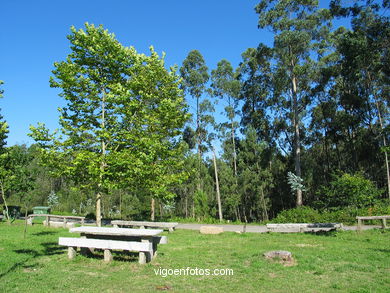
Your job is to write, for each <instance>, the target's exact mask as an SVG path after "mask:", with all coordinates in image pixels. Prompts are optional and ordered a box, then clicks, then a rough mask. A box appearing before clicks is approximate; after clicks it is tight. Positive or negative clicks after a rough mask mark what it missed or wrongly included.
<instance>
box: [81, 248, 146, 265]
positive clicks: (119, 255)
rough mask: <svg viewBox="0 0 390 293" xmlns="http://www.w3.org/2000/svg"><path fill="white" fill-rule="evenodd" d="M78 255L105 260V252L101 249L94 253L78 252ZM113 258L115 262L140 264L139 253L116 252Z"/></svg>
mask: <svg viewBox="0 0 390 293" xmlns="http://www.w3.org/2000/svg"><path fill="white" fill-rule="evenodd" d="M78 254H80V256H81V257H86V258H90V259H98V260H102V261H103V259H104V252H103V250H101V249H95V250H94V252H93V253H92V252H90V251H88V250H87V251H84V252H78ZM112 256H113V259H114V260H115V261H122V262H129V261H130V262H138V257H139V253H138V252H129V251H114V252H113V255H112Z"/></svg>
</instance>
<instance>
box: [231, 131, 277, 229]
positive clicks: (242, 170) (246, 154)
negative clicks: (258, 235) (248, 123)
mask: <svg viewBox="0 0 390 293" xmlns="http://www.w3.org/2000/svg"><path fill="white" fill-rule="evenodd" d="M267 158H268V155H267V145H266V143H262V142H259V141H258V137H257V134H256V130H255V129H254V128H251V127H250V128H248V129H247V131H246V135H245V139H244V140H242V141H241V142H240V151H239V156H238V166H239V180H238V182H239V183H238V184H239V190H240V192H241V203H242V210H243V216H244V219H245V222H247V221H248V219H249V220H250V221H254V220H256V219H261V220H268V210H269V208H270V196H269V194H270V190H271V188H272V187H273V182H272V181H273V180H272V174H271V171H270V169H269V166H268V163H269V162H268V159H267Z"/></svg>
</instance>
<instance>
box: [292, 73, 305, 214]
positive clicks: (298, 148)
mask: <svg viewBox="0 0 390 293" xmlns="http://www.w3.org/2000/svg"><path fill="white" fill-rule="evenodd" d="M291 83H292V98H293V112H294V113H293V114H294V115H293V117H294V119H293V126H294V157H295V175H297V176H298V177H300V178H302V172H301V139H300V130H299V110H298V99H297V80H296V77H295V76H292V79H291ZM296 205H297V207H299V206H302V205H303V202H302V190H301V189H297V191H296Z"/></svg>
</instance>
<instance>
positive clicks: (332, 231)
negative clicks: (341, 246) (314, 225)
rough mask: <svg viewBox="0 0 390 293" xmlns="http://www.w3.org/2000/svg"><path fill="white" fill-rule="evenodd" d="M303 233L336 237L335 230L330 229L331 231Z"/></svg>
mask: <svg viewBox="0 0 390 293" xmlns="http://www.w3.org/2000/svg"><path fill="white" fill-rule="evenodd" d="M304 234H309V235H317V236H328V237H336V235H337V231H336V230H331V231H306V232H304Z"/></svg>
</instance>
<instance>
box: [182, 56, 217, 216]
mask: <svg viewBox="0 0 390 293" xmlns="http://www.w3.org/2000/svg"><path fill="white" fill-rule="evenodd" d="M180 74H181V77H182V88H183V90H184V91H185V92H186V93H188V94H189V95H190V96H191V97H192V98H193V99H194V100H195V103H196V107H195V120H196V129H195V140H196V148H197V155H198V167H197V170H198V172H197V192H196V193H195V195H194V196H195V197H196V196H199V199H198V200H197V199H194V200H193V204H195V203H200V202H203V200H204V199H205V198H206V196H205V193H204V190H203V189H204V180H203V178H204V176H205V174H204V172H203V171H202V170H206V169H205V168H204V166H202V164H203V154H204V153H205V152H206V151H207V150H208V149H210V148H211V141H212V139H213V137H214V136H213V134H212V133H211V132H210V131H209V128H210V126H213V125H214V118H213V116H212V114H211V113H213V111H214V107H213V105H212V103H211V102H210V100H209V99H208V98H206V97H205V95H206V94H207V93H208V92H209V89H208V86H207V82H208V81H209V78H210V76H209V73H208V68H207V66H206V63H205V60H204V58H203V56H202V54H201V53H200V52H199V51H197V50H192V51H191V52H189V54H188V56H187V57H186V59H185V60H184V61H183V64H182V67H181V68H180ZM201 205H202V206H201V207H199V209H201V210H202V211H203V206H204V205H205V204H203V203H202V204H201ZM192 210H193V215H192V216H193V217H194V216H195V215H194V212H195V210H196V209H195V207H193V209H192ZM202 213H203V212H202Z"/></svg>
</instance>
